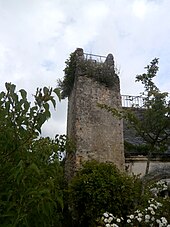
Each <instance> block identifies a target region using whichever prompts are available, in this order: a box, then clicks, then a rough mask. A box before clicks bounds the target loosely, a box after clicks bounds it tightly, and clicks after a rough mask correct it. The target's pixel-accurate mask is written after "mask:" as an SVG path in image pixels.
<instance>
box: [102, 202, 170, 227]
mask: <svg viewBox="0 0 170 227" xmlns="http://www.w3.org/2000/svg"><path fill="white" fill-rule="evenodd" d="M148 203H149V206H148V207H147V208H145V209H144V210H143V211H140V210H136V211H135V212H134V214H131V215H128V216H127V226H128V225H129V226H138V224H139V223H141V224H144V225H145V226H150V227H153V226H158V227H170V224H168V221H167V220H166V218H165V217H159V215H158V214H157V213H158V210H159V208H160V207H161V206H162V204H161V203H159V202H157V201H156V200H155V199H154V198H151V199H150V200H149V201H148ZM102 221H103V223H104V225H105V227H119V226H121V223H122V221H123V218H117V217H114V216H113V214H111V213H108V212H105V213H104V214H103V217H102Z"/></svg>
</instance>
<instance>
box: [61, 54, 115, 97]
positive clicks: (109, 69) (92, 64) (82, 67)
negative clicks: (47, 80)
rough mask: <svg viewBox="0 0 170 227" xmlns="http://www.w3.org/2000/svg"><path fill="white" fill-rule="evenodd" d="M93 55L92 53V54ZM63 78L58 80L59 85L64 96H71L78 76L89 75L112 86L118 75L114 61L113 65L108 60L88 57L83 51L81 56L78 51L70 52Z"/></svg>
mask: <svg viewBox="0 0 170 227" xmlns="http://www.w3.org/2000/svg"><path fill="white" fill-rule="evenodd" d="M91 56H92V55H91ZM65 63H66V67H65V69H64V73H65V75H64V78H63V80H60V79H59V80H58V87H59V88H60V89H61V92H62V98H63V99H64V98H67V97H69V96H70V94H71V91H72V89H73V86H74V82H75V78H76V76H87V77H90V78H93V79H94V80H95V81H97V82H99V83H101V84H103V85H104V86H106V87H108V88H111V87H113V86H114V85H115V83H116V80H118V76H117V74H116V72H115V66H114V61H113V59H112V63H113V64H112V65H110V64H109V63H108V62H107V58H106V61H105V62H99V61H96V60H93V59H86V58H85V57H84V54H83V52H82V55H81V56H80V55H79V54H78V52H77V51H75V52H73V53H71V54H70V57H69V59H67V60H66V62H65Z"/></svg>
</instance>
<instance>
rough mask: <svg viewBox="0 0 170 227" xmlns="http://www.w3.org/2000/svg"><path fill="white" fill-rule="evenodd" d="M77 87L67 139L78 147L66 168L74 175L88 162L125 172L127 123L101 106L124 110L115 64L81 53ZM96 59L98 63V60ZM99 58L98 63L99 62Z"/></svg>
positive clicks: (109, 59)
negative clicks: (102, 164) (124, 143)
mask: <svg viewBox="0 0 170 227" xmlns="http://www.w3.org/2000/svg"><path fill="white" fill-rule="evenodd" d="M75 55H76V70H75V78H74V86H73V88H72V91H71V93H70V95H69V97H68V117H67V135H68V137H69V138H71V139H72V140H73V141H74V143H75V147H76V152H75V153H74V154H73V153H72V154H68V156H67V157H66V166H67V171H69V175H71V176H72V175H73V174H74V172H75V170H76V169H77V168H79V167H80V166H81V165H82V163H83V162H84V161H87V160H97V161H100V162H113V163H115V164H116V166H117V167H118V168H119V169H120V170H123V169H124V163H125V160H124V146H123V125H122V124H123V122H122V120H119V119H118V118H117V117H113V116H112V114H111V113H109V112H107V111H106V110H105V109H101V108H100V107H99V106H98V103H100V104H106V105H109V106H111V107H115V108H118V109H120V108H121V96H120V83H119V78H118V76H117V74H116V73H115V67H114V60H113V56H112V54H109V55H108V56H107V58H105V59H104V61H101V57H100V56H97V55H88V54H85V53H83V49H80V48H79V49H77V50H76V51H75ZM94 58H95V59H94ZM97 58H98V59H97Z"/></svg>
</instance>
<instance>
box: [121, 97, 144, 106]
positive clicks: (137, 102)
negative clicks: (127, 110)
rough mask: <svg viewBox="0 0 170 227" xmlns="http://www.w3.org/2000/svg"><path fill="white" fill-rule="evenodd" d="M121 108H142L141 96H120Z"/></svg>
mask: <svg viewBox="0 0 170 227" xmlns="http://www.w3.org/2000/svg"><path fill="white" fill-rule="evenodd" d="M122 107H136V108H142V107H143V98H142V97H141V96H132V95H122Z"/></svg>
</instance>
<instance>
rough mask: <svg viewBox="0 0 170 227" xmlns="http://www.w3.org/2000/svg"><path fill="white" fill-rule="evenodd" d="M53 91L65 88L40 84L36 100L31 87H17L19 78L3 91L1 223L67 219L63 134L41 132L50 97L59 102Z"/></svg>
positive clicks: (0, 103)
mask: <svg viewBox="0 0 170 227" xmlns="http://www.w3.org/2000/svg"><path fill="white" fill-rule="evenodd" d="M53 92H55V93H56V94H59V93H58V90H52V89H48V88H46V87H45V88H44V89H37V92H36V95H35V103H34V105H31V103H30V102H29V101H28V100H27V92H26V91H25V90H23V89H21V90H20V91H19V92H16V86H15V85H13V84H10V83H6V91H5V92H1V93H0V158H1V162H0V182H1V184H0V220H1V221H0V226H4V227H6V226H11V227H22V226H24V227H25V226H31V227H34V226H35V227H36V226H37V227H39V226H56V224H57V226H60V224H61V219H62V214H61V213H62V208H63V195H62V181H63V170H62V167H61V164H60V162H59V152H60V151H62V149H63V148H62V146H61V144H62V145H63V143H61V139H62V138H59V137H56V138H55V139H54V140H52V139H49V138H40V135H41V134H40V133H41V127H42V125H43V123H44V122H45V121H46V120H47V119H48V118H49V117H50V109H49V104H48V102H49V101H51V102H52V103H53V105H54V106H55V100H54V97H53V96H52V93H53ZM59 141H60V142H59Z"/></svg>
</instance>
